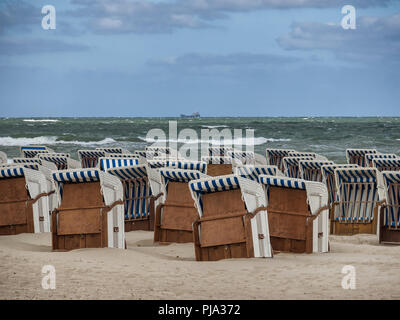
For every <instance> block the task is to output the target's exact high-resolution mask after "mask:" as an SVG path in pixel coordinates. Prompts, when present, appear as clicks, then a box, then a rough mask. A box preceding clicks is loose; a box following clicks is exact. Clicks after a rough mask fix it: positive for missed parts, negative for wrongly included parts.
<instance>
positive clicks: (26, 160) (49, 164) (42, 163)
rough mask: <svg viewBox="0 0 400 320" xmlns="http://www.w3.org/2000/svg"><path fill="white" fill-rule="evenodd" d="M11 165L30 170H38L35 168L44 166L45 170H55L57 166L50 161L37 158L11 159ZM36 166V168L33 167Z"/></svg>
mask: <svg viewBox="0 0 400 320" xmlns="http://www.w3.org/2000/svg"><path fill="white" fill-rule="evenodd" d="M12 160H13V165H23V166H25V167H29V165H30V167H31V168H32V169H36V170H37V169H38V168H37V166H38V165H40V166H44V167H46V168H49V169H50V170H57V166H56V165H55V164H54V163H53V162H50V161H46V160H43V159H40V158H38V157H35V158H13V159H12ZM35 165H36V166H35Z"/></svg>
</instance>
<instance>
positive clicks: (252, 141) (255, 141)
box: [138, 136, 291, 146]
mask: <svg viewBox="0 0 400 320" xmlns="http://www.w3.org/2000/svg"><path fill="white" fill-rule="evenodd" d="M138 138H139V139H140V140H142V141H145V142H148V143H155V142H160V143H167V142H172V143H190V144H200V143H210V142H211V144H213V145H220V144H221V145H222V144H225V145H255V146H258V145H262V144H265V143H267V142H288V141H291V139H274V138H264V137H254V138H235V139H226V140H224V139H222V143H221V140H201V139H192V140H190V141H187V140H186V139H153V138H147V137H141V136H139V137H138Z"/></svg>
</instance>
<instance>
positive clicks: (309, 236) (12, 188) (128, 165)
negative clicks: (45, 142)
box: [0, 146, 400, 260]
mask: <svg viewBox="0 0 400 320" xmlns="http://www.w3.org/2000/svg"><path fill="white" fill-rule="evenodd" d="M78 157H79V160H80V161H76V160H73V159H72V158H71V157H70V155H69V154H63V153H55V152H54V151H53V150H51V149H48V148H47V147H45V146H23V147H21V157H20V158H14V159H12V160H11V159H7V156H6V155H5V154H4V153H0V235H9V234H18V233H21V232H50V231H51V232H52V247H53V250H71V249H77V248H86V247H114V248H125V247H126V244H125V232H129V231H135V230H151V231H154V241H155V242H159V243H162V244H167V243H172V242H178V243H185V242H193V243H194V247H195V255H196V259H197V260H219V259H224V258H241V257H272V255H273V252H279V251H283V252H298V253H302V252H305V253H313V252H315V253H317V252H327V251H329V243H328V238H329V233H331V234H341V235H352V234H357V233H370V234H378V235H379V241H380V242H383V243H399V242H400V236H399V234H400V209H399V203H400V158H399V157H398V156H396V155H394V154H382V153H379V152H378V151H377V150H373V149H348V150H347V151H346V157H347V162H348V163H347V164H335V163H334V162H332V161H329V160H328V159H327V158H325V157H323V156H321V155H318V154H316V153H309V152H297V151H295V150H284V149H267V150H266V157H263V156H261V155H258V154H255V153H254V152H247V151H243V152H242V151H237V150H233V149H232V148H225V147H218V148H210V149H209V155H208V156H206V157H202V159H201V161H188V160H186V159H185V158H184V157H182V156H181V155H180V154H179V152H177V151H175V150H173V149H170V148H159V147H147V148H146V149H145V150H141V151H134V152H132V153H131V152H129V151H127V150H124V149H122V148H102V149H100V148H98V149H95V150H80V151H78ZM9 162H10V163H9Z"/></svg>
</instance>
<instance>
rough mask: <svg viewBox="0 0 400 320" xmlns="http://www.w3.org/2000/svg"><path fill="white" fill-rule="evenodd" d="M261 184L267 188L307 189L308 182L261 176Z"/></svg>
mask: <svg viewBox="0 0 400 320" xmlns="http://www.w3.org/2000/svg"><path fill="white" fill-rule="evenodd" d="M259 180H260V183H261V184H262V185H265V186H274V187H284V188H291V189H302V190H305V189H306V182H305V180H302V179H294V178H286V177H276V176H275V177H274V176H266V175H261V176H260V177H259Z"/></svg>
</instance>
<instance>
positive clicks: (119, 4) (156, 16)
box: [69, 0, 398, 33]
mask: <svg viewBox="0 0 400 320" xmlns="http://www.w3.org/2000/svg"><path fill="white" fill-rule="evenodd" d="M396 1H398V0H354V1H353V2H352V4H353V5H354V6H356V7H371V6H387V5H388V4H390V3H392V2H396ZM72 3H73V4H75V5H77V6H79V7H78V8H77V9H76V10H72V11H69V14H70V15H71V16H74V17H82V18H85V19H86V18H89V22H88V23H87V27H89V28H90V29H91V30H93V31H94V32H97V33H123V32H133V33H168V32H172V31H174V30H176V29H179V28H207V27H212V26H213V25H212V24H211V23H212V22H213V21H215V20H219V19H226V18H227V17H228V15H229V14H230V13H233V12H247V11H255V10H265V9H290V8H331V7H338V8H340V7H341V6H342V5H344V4H347V1H344V0H323V1H322V0H175V1H168V2H149V1H144V0H136V1H134V0H115V1H112V2H109V1H104V0H72Z"/></svg>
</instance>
